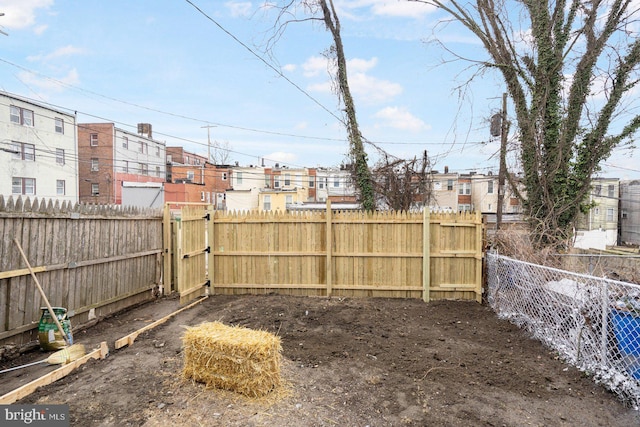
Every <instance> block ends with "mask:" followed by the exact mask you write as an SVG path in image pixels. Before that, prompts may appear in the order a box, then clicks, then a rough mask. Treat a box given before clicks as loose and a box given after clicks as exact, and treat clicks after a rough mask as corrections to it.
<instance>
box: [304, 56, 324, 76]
mask: <svg viewBox="0 0 640 427" xmlns="http://www.w3.org/2000/svg"><path fill="white" fill-rule="evenodd" d="M327 62H328V60H327V58H325V57H323V56H312V57H311V58H309V59H307V61H306V62H305V63H304V64H302V70H303V73H304V76H305V77H315V76H317V75H322V74H326V73H327V69H328V64H327Z"/></svg>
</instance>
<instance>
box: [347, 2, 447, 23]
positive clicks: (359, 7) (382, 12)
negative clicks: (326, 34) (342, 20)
mask: <svg viewBox="0 0 640 427" xmlns="http://www.w3.org/2000/svg"><path fill="white" fill-rule="evenodd" d="M338 7H339V11H338V16H341V17H342V16H344V17H349V18H351V19H358V20H360V19H362V15H363V13H364V12H363V9H369V10H370V11H371V13H372V14H373V15H377V16H393V17H406V18H421V17H423V16H424V15H427V14H429V13H432V12H434V11H435V10H436V8H435V7H434V6H431V5H427V4H424V3H417V2H409V1H398V0H395V1H394V0H353V1H351V0H349V1H341V2H340V3H339V5H338Z"/></svg>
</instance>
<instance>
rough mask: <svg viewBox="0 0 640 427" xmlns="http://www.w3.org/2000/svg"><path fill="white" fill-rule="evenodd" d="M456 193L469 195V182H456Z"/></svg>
mask: <svg viewBox="0 0 640 427" xmlns="http://www.w3.org/2000/svg"><path fill="white" fill-rule="evenodd" d="M458 194H463V195H469V194H471V183H470V182H461V183H459V184H458Z"/></svg>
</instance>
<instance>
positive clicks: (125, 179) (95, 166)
mask: <svg viewBox="0 0 640 427" xmlns="http://www.w3.org/2000/svg"><path fill="white" fill-rule="evenodd" d="M78 159H79V165H78V171H79V174H78V175H79V199H80V201H81V202H87V203H98V204H121V203H122V191H123V183H129V184H128V185H129V186H131V183H141V184H142V183H158V182H159V183H163V182H165V174H166V161H165V159H166V148H165V143H164V142H162V141H157V140H154V139H153V137H152V129H151V125H150V124H147V123H140V124H139V125H138V133H134V132H129V131H126V130H124V129H120V128H117V127H116V126H115V125H114V124H113V123H81V124H78Z"/></svg>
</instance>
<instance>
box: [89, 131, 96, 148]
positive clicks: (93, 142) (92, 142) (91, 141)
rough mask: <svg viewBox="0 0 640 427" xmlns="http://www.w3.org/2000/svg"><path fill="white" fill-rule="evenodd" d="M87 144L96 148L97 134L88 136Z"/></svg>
mask: <svg viewBox="0 0 640 427" xmlns="http://www.w3.org/2000/svg"><path fill="white" fill-rule="evenodd" d="M89 144H90V145H91V146H92V147H97V146H98V134H97V133H92V134H90V135H89Z"/></svg>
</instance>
